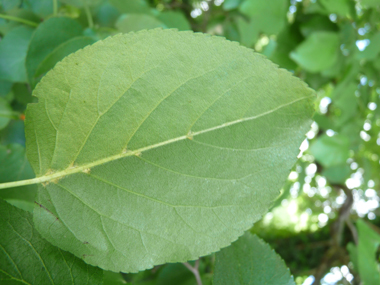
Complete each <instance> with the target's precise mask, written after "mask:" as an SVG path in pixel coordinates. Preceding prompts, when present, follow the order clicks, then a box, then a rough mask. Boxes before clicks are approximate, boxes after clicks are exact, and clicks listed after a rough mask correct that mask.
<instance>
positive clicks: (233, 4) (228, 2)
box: [223, 0, 244, 11]
mask: <svg viewBox="0 0 380 285" xmlns="http://www.w3.org/2000/svg"><path fill="white" fill-rule="evenodd" d="M243 1H244V0H225V1H224V3H223V9H224V10H226V11H228V10H232V9H235V8H237V7H239V5H240V4H241V3H242V2H243Z"/></svg>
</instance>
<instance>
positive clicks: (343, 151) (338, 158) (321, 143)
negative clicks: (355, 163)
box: [310, 135, 350, 167]
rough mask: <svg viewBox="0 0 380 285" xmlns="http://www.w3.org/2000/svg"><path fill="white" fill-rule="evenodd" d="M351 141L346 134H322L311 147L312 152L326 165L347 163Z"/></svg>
mask: <svg viewBox="0 0 380 285" xmlns="http://www.w3.org/2000/svg"><path fill="white" fill-rule="evenodd" d="M349 147H350V141H349V140H348V138H347V137H346V136H343V135H334V136H332V137H329V136H327V135H322V136H320V137H318V138H317V140H316V141H314V142H313V144H312V145H311V147H310V152H311V154H312V155H313V156H314V157H315V159H316V160H317V161H318V162H319V163H320V164H322V165H323V166H325V167H331V166H336V165H340V164H344V163H346V161H347V159H348V157H349V150H350V148H349Z"/></svg>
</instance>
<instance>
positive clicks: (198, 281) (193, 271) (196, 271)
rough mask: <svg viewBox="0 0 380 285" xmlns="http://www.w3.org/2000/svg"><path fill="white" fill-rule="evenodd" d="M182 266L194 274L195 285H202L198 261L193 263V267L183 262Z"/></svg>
mask: <svg viewBox="0 0 380 285" xmlns="http://www.w3.org/2000/svg"><path fill="white" fill-rule="evenodd" d="M183 265H185V266H186V268H187V269H189V270H190V271H191V273H193V274H194V276H195V279H196V280H197V285H202V279H201V276H200V274H199V270H198V268H199V259H198V260H197V261H195V265H194V267H192V266H191V265H190V264H189V263H188V262H184V263H183Z"/></svg>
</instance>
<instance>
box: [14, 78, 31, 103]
mask: <svg viewBox="0 0 380 285" xmlns="http://www.w3.org/2000/svg"><path fill="white" fill-rule="evenodd" d="M12 92H13V94H14V96H15V99H16V100H17V101H18V102H19V103H21V104H25V105H26V104H28V103H32V102H33V100H34V99H35V98H34V97H32V92H31V91H30V90H29V89H28V86H27V84H25V83H15V84H13V87H12Z"/></svg>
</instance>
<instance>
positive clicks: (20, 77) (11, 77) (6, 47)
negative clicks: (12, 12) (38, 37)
mask: <svg viewBox="0 0 380 285" xmlns="http://www.w3.org/2000/svg"><path fill="white" fill-rule="evenodd" d="M32 32H33V29H32V28H29V27H23V26H21V27H17V28H14V29H13V30H11V31H10V32H9V33H7V34H6V35H5V37H4V38H3V39H2V40H1V41H0V79H1V80H7V81H12V82H26V81H27V77H26V70H25V57H26V52H27V50H28V45H29V41H30V38H31V37H32Z"/></svg>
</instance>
